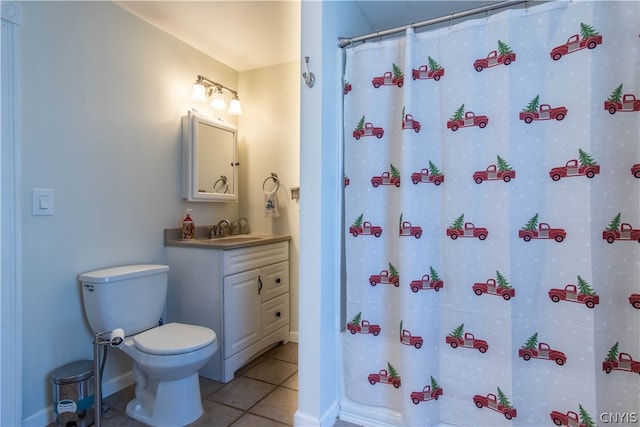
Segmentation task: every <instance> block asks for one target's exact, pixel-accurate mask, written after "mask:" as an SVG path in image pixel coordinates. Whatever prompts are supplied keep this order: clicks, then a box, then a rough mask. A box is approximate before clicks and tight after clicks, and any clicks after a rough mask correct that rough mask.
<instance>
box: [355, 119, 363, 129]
mask: <svg viewBox="0 0 640 427" xmlns="http://www.w3.org/2000/svg"><path fill="white" fill-rule="evenodd" d="M356 130H364V116H362V118H361V119H360V121H359V122H358V124H357V125H356Z"/></svg>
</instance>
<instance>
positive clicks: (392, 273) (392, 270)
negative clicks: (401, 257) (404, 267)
mask: <svg viewBox="0 0 640 427" xmlns="http://www.w3.org/2000/svg"><path fill="white" fill-rule="evenodd" d="M389 276H393V277H400V273H399V272H398V269H397V268H396V267H395V266H394V265H393V264H391V263H389Z"/></svg>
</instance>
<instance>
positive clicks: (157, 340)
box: [133, 323, 216, 356]
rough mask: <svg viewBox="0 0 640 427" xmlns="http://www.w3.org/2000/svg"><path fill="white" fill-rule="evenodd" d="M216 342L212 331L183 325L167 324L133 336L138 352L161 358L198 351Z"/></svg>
mask: <svg viewBox="0 0 640 427" xmlns="http://www.w3.org/2000/svg"><path fill="white" fill-rule="evenodd" d="M215 340H216V333H215V332H214V331H212V330H211V329H209V328H205V327H202V326H196V325H185V324H182V323H167V324H166V325H162V326H158V327H157V328H153V329H149V330H147V331H145V332H142V333H139V334H137V335H134V336H133V342H134V344H135V346H136V348H138V350H140V351H142V352H144V353H147V354H155V355H161V356H162V355H172V354H183V353H189V352H192V351H196V350H199V349H201V348H203V347H206V346H208V345H210V344H211V343H213V342H214V341H215Z"/></svg>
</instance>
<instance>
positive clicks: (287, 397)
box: [249, 387, 298, 425]
mask: <svg viewBox="0 0 640 427" xmlns="http://www.w3.org/2000/svg"><path fill="white" fill-rule="evenodd" d="M297 408H298V392H297V391H295V390H290V389H288V388H283V387H278V388H276V389H275V390H274V391H273V392H271V394H269V395H268V396H267V397H265V398H264V399H262V400H261V401H260V402H258V404H257V405H256V406H254V407H253V408H251V409H250V410H249V413H251V414H254V415H259V416H262V417H265V418H270V419H272V420H276V421H279V422H281V423H284V424H289V425H293V415H294V414H295V412H296V410H297Z"/></svg>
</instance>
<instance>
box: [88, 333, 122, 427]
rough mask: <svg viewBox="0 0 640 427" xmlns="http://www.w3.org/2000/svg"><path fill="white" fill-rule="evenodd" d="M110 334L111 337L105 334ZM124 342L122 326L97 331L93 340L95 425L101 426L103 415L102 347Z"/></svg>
mask: <svg viewBox="0 0 640 427" xmlns="http://www.w3.org/2000/svg"><path fill="white" fill-rule="evenodd" d="M107 334H109V338H108V339H107V338H105V336H106V335H107ZM123 342H124V331H123V330H122V329H120V328H117V329H114V330H113V331H111V332H110V333H109V332H97V333H96V335H95V339H94V340H93V372H94V378H95V392H94V413H95V415H94V426H95V427H100V425H101V422H102V420H101V417H102V372H101V371H100V347H101V346H104V345H109V346H111V347H116V348H117V347H120V346H121V345H122V343H123Z"/></svg>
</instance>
